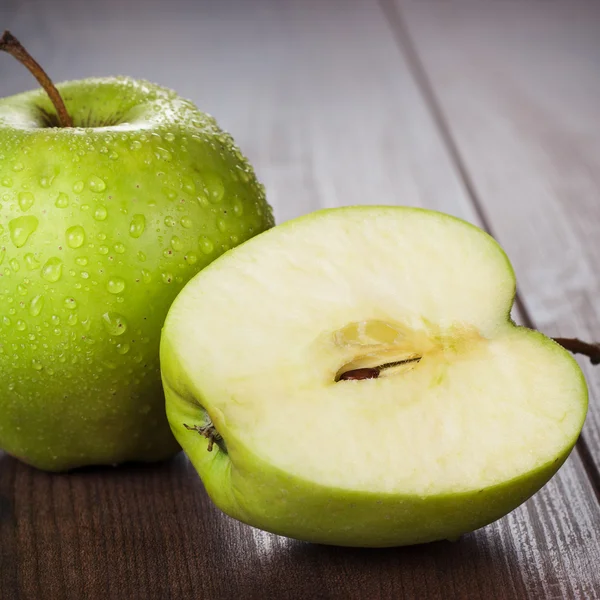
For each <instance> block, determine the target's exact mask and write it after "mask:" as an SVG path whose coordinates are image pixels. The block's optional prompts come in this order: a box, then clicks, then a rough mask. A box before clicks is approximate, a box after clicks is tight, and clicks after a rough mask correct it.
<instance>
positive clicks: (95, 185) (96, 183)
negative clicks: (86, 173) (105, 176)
mask: <svg viewBox="0 0 600 600" xmlns="http://www.w3.org/2000/svg"><path fill="white" fill-rule="evenodd" d="M87 183H88V188H90V190H92V192H103V191H104V190H105V189H106V183H104V180H102V179H100V177H97V176H96V175H92V176H91V177H90V178H89V179H88V182H87Z"/></svg>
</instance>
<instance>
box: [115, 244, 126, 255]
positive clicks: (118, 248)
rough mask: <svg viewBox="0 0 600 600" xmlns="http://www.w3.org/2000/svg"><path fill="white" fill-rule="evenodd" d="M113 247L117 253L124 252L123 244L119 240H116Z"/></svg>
mask: <svg viewBox="0 0 600 600" xmlns="http://www.w3.org/2000/svg"><path fill="white" fill-rule="evenodd" d="M113 247H114V249H115V252H116V253H117V254H125V244H122V243H121V242H117V243H116V244H115V245H114V246H113Z"/></svg>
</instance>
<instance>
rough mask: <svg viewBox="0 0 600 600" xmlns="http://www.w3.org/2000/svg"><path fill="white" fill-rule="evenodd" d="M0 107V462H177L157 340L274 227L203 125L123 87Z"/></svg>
mask: <svg viewBox="0 0 600 600" xmlns="http://www.w3.org/2000/svg"><path fill="white" fill-rule="evenodd" d="M58 89H59V90H60V93H61V95H62V96H63V98H64V101H65V104H66V106H67V109H68V111H69V113H70V115H71V117H72V119H73V122H74V125H75V127H72V128H67V127H58V126H57V124H58V123H57V117H56V112H55V111H54V108H53V105H52V104H51V102H50V100H49V98H48V97H47V95H46V94H45V93H44V92H43V91H42V90H39V91H34V92H29V93H24V94H20V95H17V96H13V97H10V98H4V99H2V100H0V448H2V449H4V450H5V451H7V452H8V453H10V454H12V455H14V456H17V457H19V458H20V459H22V460H23V461H25V462H27V463H30V464H32V465H34V466H36V467H38V468H42V469H48V470H65V469H71V468H74V467H78V466H81V465H89V464H113V463H120V462H123V461H130V460H144V461H152V460H157V459H162V458H165V457H168V456H169V455H171V454H173V453H175V452H176V451H177V450H178V448H179V447H178V445H177V443H176V441H175V440H174V438H173V436H172V434H171V432H170V429H169V426H168V423H167V419H166V416H165V411H164V396H163V392H162V386H161V381H160V369H159V361H158V358H159V339H160V329H161V326H162V324H163V321H164V318H165V316H166V314H167V310H168V308H169V306H170V304H171V302H172V301H173V299H174V298H175V296H176V295H177V293H178V292H179V290H180V289H181V288H182V287H183V285H184V284H185V283H186V282H187V281H188V280H189V279H190V278H191V277H192V276H193V275H195V274H196V273H197V272H198V271H199V270H200V269H202V268H203V267H205V266H206V265H207V264H209V263H210V262H211V261H213V260H214V259H215V258H216V257H217V256H219V255H220V254H222V253H223V252H225V251H226V250H227V249H228V248H230V247H232V246H235V245H236V244H239V243H240V242H243V241H244V240H246V239H248V238H250V237H251V236H253V235H255V234H257V233H259V232H261V231H263V230H264V229H266V228H268V227H270V226H271V225H272V224H273V217H272V213H271V210H270V208H269V206H268V205H267V203H266V201H265V196H264V190H263V188H262V186H261V185H259V183H258V182H257V180H256V178H255V175H254V173H253V171H252V169H251V167H250V165H249V164H248V162H247V161H246V160H245V158H244V157H243V156H242V154H241V153H240V151H239V150H238V148H237V147H236V146H235V145H234V143H233V141H232V139H231V137H229V136H228V135H227V134H225V133H224V132H223V131H221V130H220V129H219V128H218V126H217V124H216V123H215V121H214V120H213V119H212V118H211V117H209V116H207V115H205V114H203V113H201V112H200V111H199V110H198V109H197V108H196V107H195V106H194V105H193V104H192V103H191V102H189V101H187V100H184V99H182V98H180V97H178V96H177V94H175V93H174V92H172V91H170V90H167V89H164V88H162V87H158V86H156V85H152V84H150V83H148V82H145V81H134V80H131V79H126V78H108V79H88V80H83V81H73V82H67V83H64V84H62V85H60V86H58Z"/></svg>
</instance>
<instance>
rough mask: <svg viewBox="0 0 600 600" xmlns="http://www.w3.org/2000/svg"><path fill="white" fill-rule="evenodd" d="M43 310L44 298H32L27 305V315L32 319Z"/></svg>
mask: <svg viewBox="0 0 600 600" xmlns="http://www.w3.org/2000/svg"><path fill="white" fill-rule="evenodd" d="M42 308H44V296H40V295H38V296H34V297H33V298H32V299H31V302H30V303H29V314H30V315H31V316H32V317H37V316H38V315H39V314H40V313H41V312H42Z"/></svg>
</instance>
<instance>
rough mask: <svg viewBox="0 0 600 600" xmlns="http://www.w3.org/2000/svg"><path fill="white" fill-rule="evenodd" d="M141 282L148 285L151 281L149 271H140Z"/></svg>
mask: <svg viewBox="0 0 600 600" xmlns="http://www.w3.org/2000/svg"><path fill="white" fill-rule="evenodd" d="M142 280H143V281H144V283H150V282H151V281H152V275H150V271H148V270H146V269H142Z"/></svg>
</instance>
